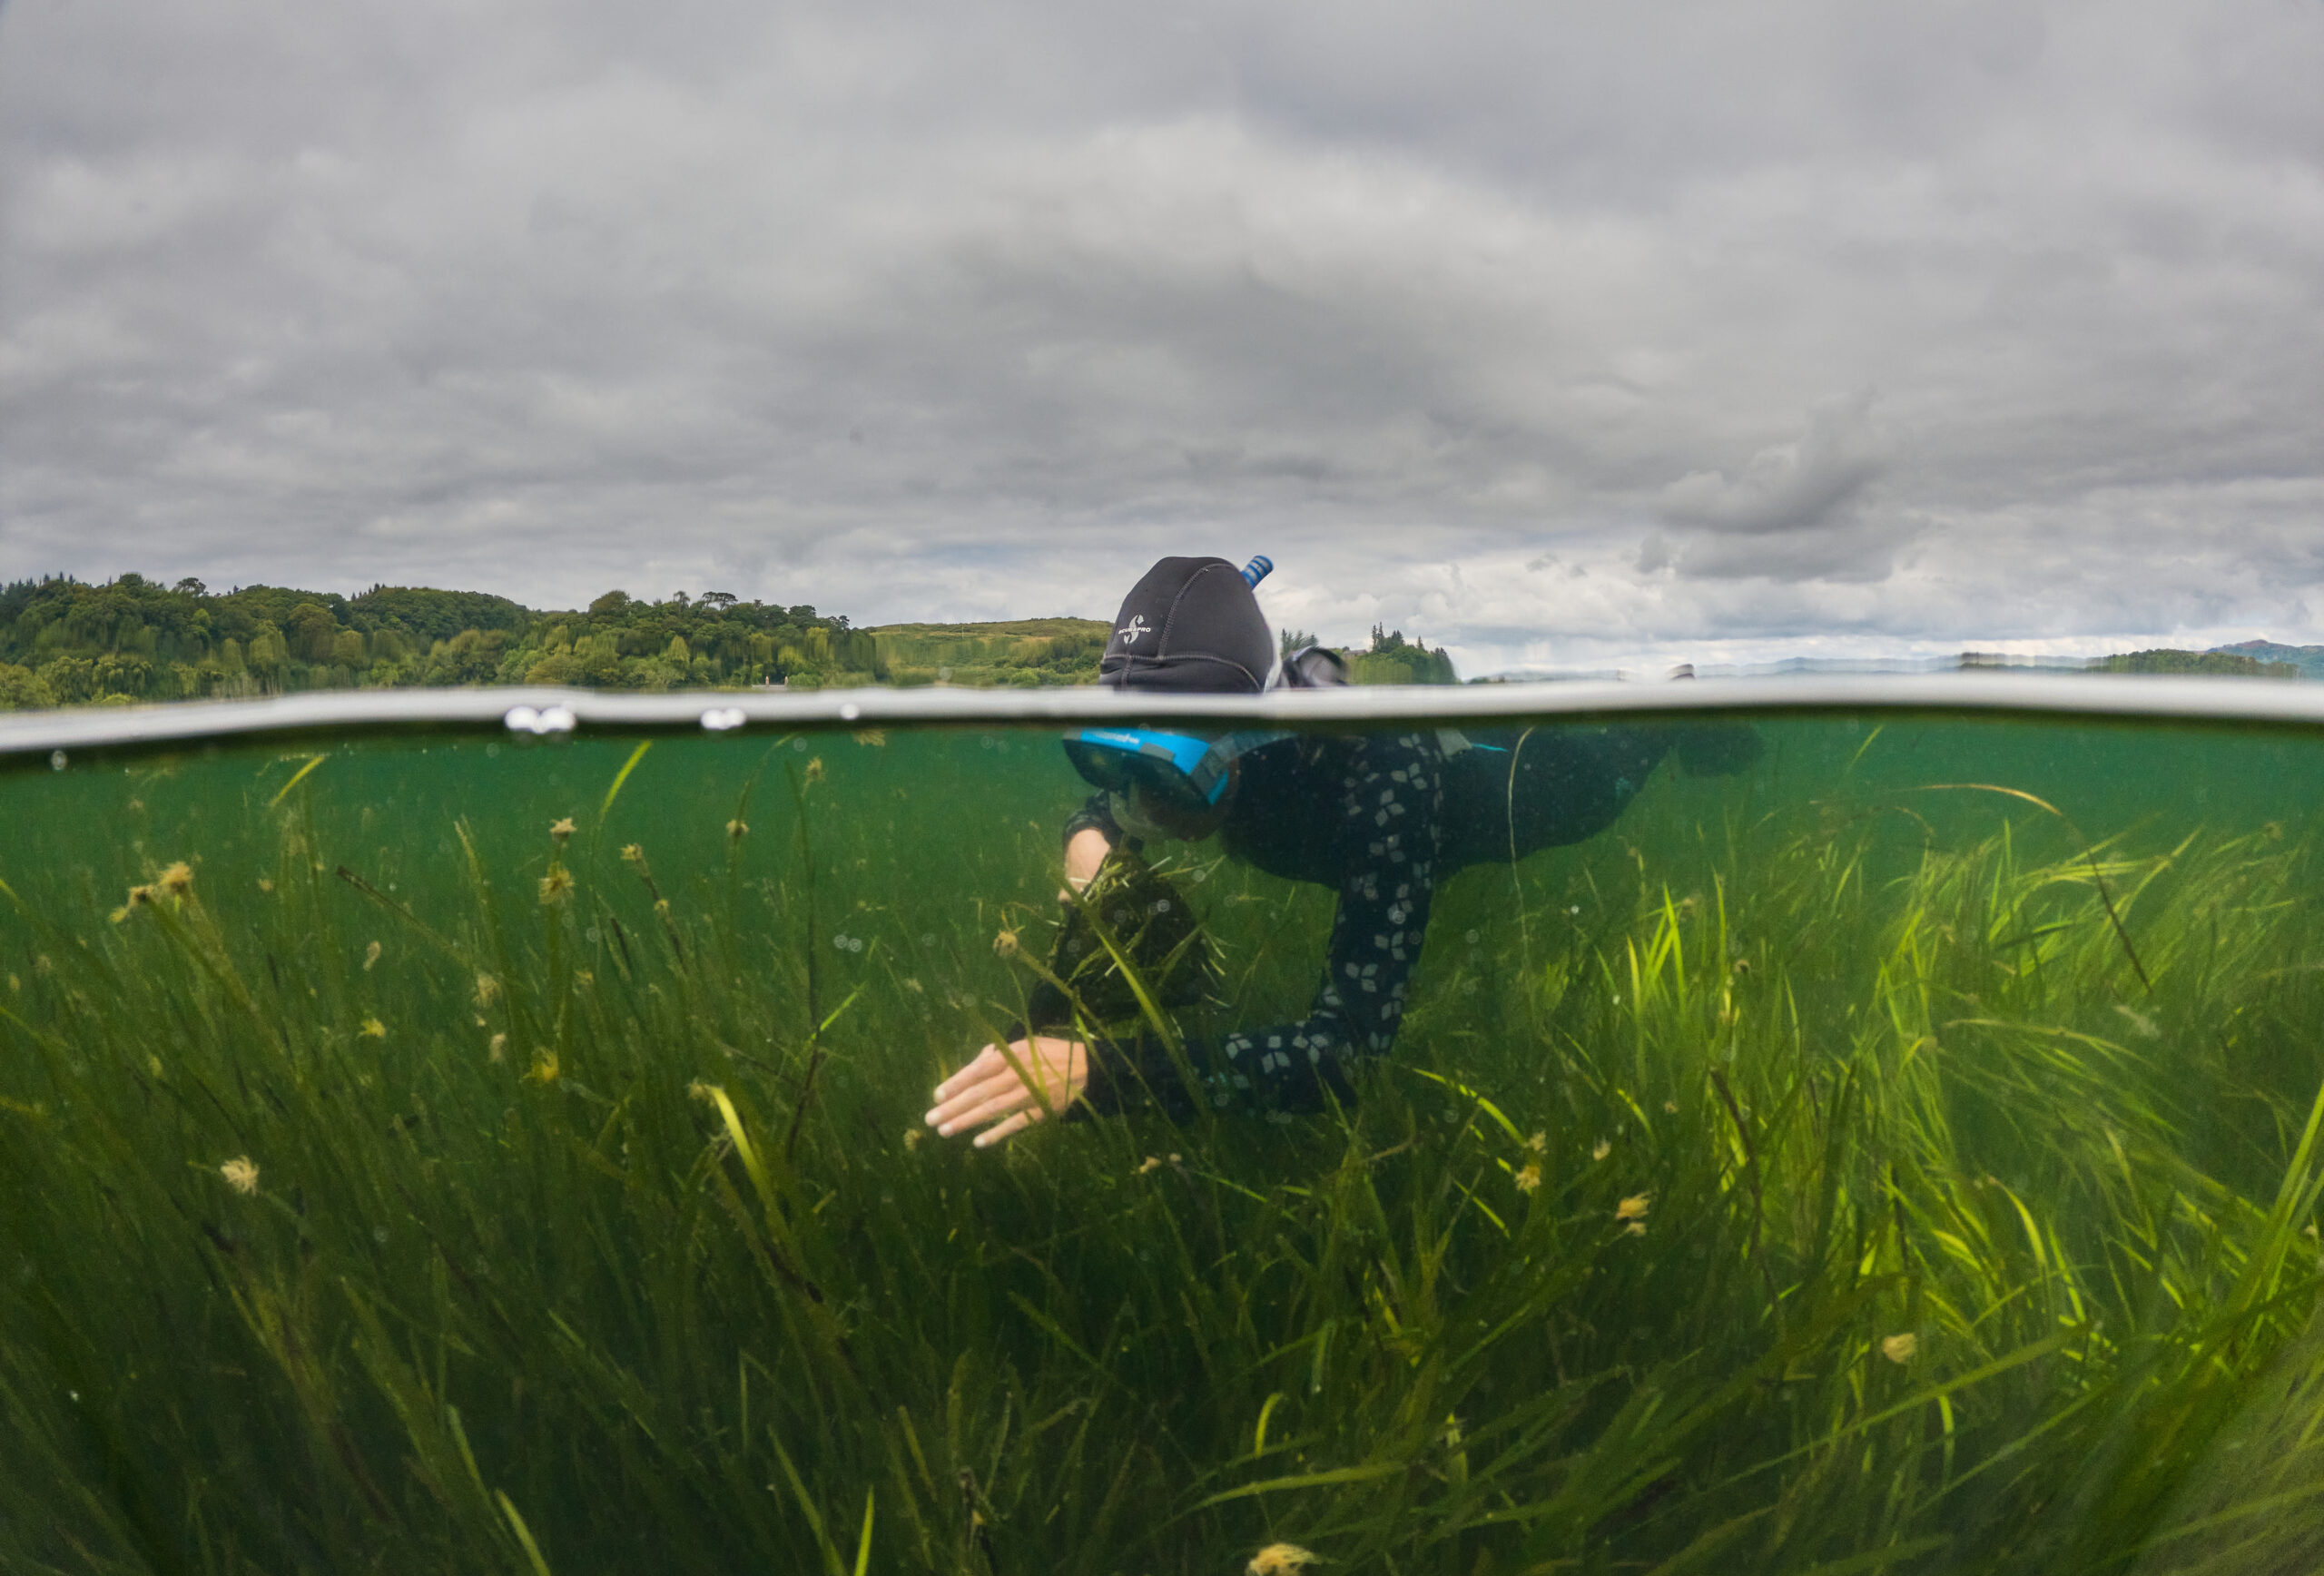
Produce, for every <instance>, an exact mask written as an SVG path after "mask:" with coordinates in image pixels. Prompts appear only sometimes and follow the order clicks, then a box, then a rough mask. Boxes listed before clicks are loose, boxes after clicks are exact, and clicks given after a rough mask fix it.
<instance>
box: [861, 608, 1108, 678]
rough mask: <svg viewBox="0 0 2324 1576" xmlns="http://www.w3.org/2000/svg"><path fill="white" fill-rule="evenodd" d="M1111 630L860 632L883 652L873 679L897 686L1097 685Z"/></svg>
mask: <svg viewBox="0 0 2324 1576" xmlns="http://www.w3.org/2000/svg"><path fill="white" fill-rule="evenodd" d="M1110 629H1111V626H1110V625H1107V624H1104V623H1102V622H1100V621H1098V620H1097V619H1094V618H1019V619H1016V620H1013V621H1010V622H1008V623H1000V624H881V625H874V626H872V628H870V629H865V630H861V631H858V633H859V634H862V635H869V636H871V638H872V642H873V644H874V645H875V647H876V648H877V657H876V659H875V662H874V664H873V668H872V673H873V676H874V677H876V678H877V679H878V680H879V681H880V682H881V684H891V685H930V684H954V685H1016V686H1019V687H1024V688H1033V687H1038V686H1039V685H1069V684H1095V683H1097V682H1098V658H1099V657H1101V656H1103V655H1105V652H1106V637H1107V635H1108V633H1110Z"/></svg>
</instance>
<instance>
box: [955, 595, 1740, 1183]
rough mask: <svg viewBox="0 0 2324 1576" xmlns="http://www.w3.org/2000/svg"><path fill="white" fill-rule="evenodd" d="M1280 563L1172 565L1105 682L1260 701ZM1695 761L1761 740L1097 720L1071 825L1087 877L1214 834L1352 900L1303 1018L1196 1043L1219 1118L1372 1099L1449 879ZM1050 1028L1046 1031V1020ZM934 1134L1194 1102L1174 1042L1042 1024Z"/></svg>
mask: <svg viewBox="0 0 2324 1576" xmlns="http://www.w3.org/2000/svg"><path fill="white" fill-rule="evenodd" d="M1266 567H1272V566H1265V561H1264V560H1255V561H1254V564H1253V566H1252V569H1251V570H1249V571H1238V570H1237V569H1236V567H1235V566H1233V565H1232V564H1230V563H1228V562H1227V561H1226V559H1224V558H1165V559H1163V560H1162V561H1161V562H1160V563H1158V564H1157V565H1155V566H1154V567H1153V568H1151V569H1149V570H1147V573H1146V576H1145V577H1144V578H1143V579H1141V580H1139V581H1138V583H1137V586H1136V587H1135V588H1134V589H1133V590H1132V591H1131V592H1130V594H1129V596H1128V599H1127V600H1126V601H1124V602H1123V604H1122V607H1121V612H1120V614H1119V615H1118V616H1117V617H1116V618H1115V620H1114V626H1115V627H1114V634H1113V636H1112V638H1111V639H1110V640H1109V641H1108V644H1107V647H1106V653H1105V656H1104V658H1103V660H1102V662H1101V664H1100V666H1099V669H1098V683H1099V684H1101V685H1108V686H1109V687H1113V688H1118V689H1125V690H1134V691H1138V692H1141V693H1160V694H1187V693H1198V694H1259V693H1261V692H1262V691H1263V690H1265V688H1266V687H1267V682H1268V675H1269V673H1270V671H1271V670H1273V669H1275V665H1276V664H1275V642H1274V640H1273V638H1272V636H1271V635H1270V632H1269V630H1268V627H1267V621H1266V619H1265V616H1264V615H1262V614H1261V612H1260V611H1259V606H1258V600H1257V598H1256V596H1253V594H1252V586H1254V585H1255V584H1256V580H1257V578H1258V577H1259V576H1260V575H1262V574H1264V573H1265V568H1266ZM1334 660H1335V659H1331V658H1329V656H1328V654H1323V653H1313V652H1311V653H1301V654H1295V655H1294V656H1293V657H1292V658H1290V659H1288V660H1287V661H1286V662H1285V680H1286V681H1287V682H1289V683H1292V684H1295V685H1312V684H1315V683H1318V682H1326V683H1327V682H1334V680H1335V675H1333V674H1332V673H1331V672H1330V665H1331V664H1332V662H1333V661H1334ZM1674 748H1675V749H1676V750H1677V751H1678V753H1679V756H1680V759H1681V763H1682V764H1684V765H1685V766H1686V767H1687V769H1688V770H1689V772H1690V773H1730V772H1736V771H1739V770H1741V769H1742V768H1743V767H1744V766H1746V765H1748V763H1750V762H1751V761H1752V760H1754V759H1756V758H1757V757H1758V753H1759V746H1758V739H1757V738H1756V736H1755V735H1753V734H1751V733H1750V732H1749V730H1748V729H1746V728H1738V727H1697V728H1684V729H1682V728H1671V727H1628V728H1623V727H1560V728H1556V729H1540V730H1535V729H1527V730H1523V731H1517V730H1510V731H1507V732H1505V733H1504V732H1495V733H1472V734H1468V735H1467V736H1465V737H1464V736H1463V735H1462V734H1443V733H1438V732H1434V731H1430V730H1424V729H1412V730H1411V731H1406V732H1376V733H1363V734H1342V735H1331V734H1290V733H1279V732H1260V733H1242V734H1225V735H1223V736H1218V737H1209V736H1202V735H1196V734H1179V733H1171V732H1166V731H1162V730H1157V729H1150V728H1115V727H1085V728H1078V729H1075V730H1073V731H1072V732H1071V733H1070V734H1068V735H1067V739H1066V754H1067V755H1068V758H1069V759H1070V760H1071V761H1072V763H1073V764H1074V766H1075V768H1076V769H1077V770H1078V772H1079V773H1081V775H1082V776H1083V777H1084V778H1085V779H1086V780H1087V781H1088V782H1089V783H1090V784H1091V785H1092V786H1093V787H1095V788H1096V789H1097V790H1098V792H1097V793H1095V794H1094V795H1092V796H1091V798H1090V799H1089V800H1088V803H1085V804H1084V805H1083V806H1082V808H1081V809H1080V810H1079V811H1078V812H1077V813H1075V814H1074V815H1073V816H1072V817H1071V818H1070V819H1069V820H1068V822H1067V823H1066V827H1065V870H1066V879H1067V882H1068V885H1070V886H1071V887H1073V888H1075V889H1077V890H1078V889H1079V888H1081V887H1083V886H1085V885H1086V884H1087V883H1088V882H1089V881H1090V880H1091V879H1092V878H1093V877H1095V876H1096V875H1097V874H1098V870H1099V867H1100V866H1101V865H1102V864H1103V863H1104V862H1105V861H1106V858H1107V856H1108V854H1109V853H1111V852H1114V851H1115V850H1116V849H1120V848H1126V849H1128V850H1130V851H1133V852H1135V851H1136V850H1137V849H1138V848H1139V847H1140V845H1141V844H1143V843H1144V842H1149V841H1157V840H1162V839H1179V840H1184V841H1187V842H1198V841H1200V840H1202V839H1204V838H1206V837H1209V836H1211V835H1213V834H1216V836H1217V837H1218V838H1219V839H1220V842H1222V844H1223V845H1224V847H1225V850H1226V853H1227V854H1228V855H1229V856H1230V857H1232V858H1235V859H1237V860H1240V861H1243V862H1246V863H1249V864H1252V865H1256V867H1258V868H1259V869H1260V870H1262V871H1265V872H1267V873H1268V874H1270V875H1275V876H1280V877H1282V878H1284V879H1285V880H1287V881H1299V882H1317V883H1319V884H1322V885H1324V886H1329V887H1333V888H1334V889H1336V890H1337V891H1338V893H1339V909H1338V912H1337V914H1336V915H1335V916H1334V921H1333V924H1332V934H1331V941H1330V944H1329V946H1328V948H1327V950H1326V952H1325V962H1324V977H1323V980H1322V982H1321V983H1320V984H1319V985H1318V986H1317V988H1316V991H1315V998H1314V1000H1312V1002H1311V1003H1310V1004H1309V1008H1308V1012H1307V1016H1306V1017H1305V1018H1303V1019H1298V1020H1296V1021H1295V1022H1290V1023H1281V1024H1275V1025H1272V1026H1270V1027H1268V1028H1265V1029H1255V1030H1240V1031H1236V1032H1234V1033H1229V1034H1226V1035H1223V1036H1220V1037H1219V1038H1217V1039H1216V1040H1211V1041H1205V1040H1201V1039H1189V1040H1187V1042H1186V1044H1185V1047H1184V1050H1185V1055H1186V1058H1187V1062H1188V1063H1189V1064H1190V1066H1191V1068H1192V1069H1193V1071H1194V1072H1195V1074H1196V1079H1197V1080H1198V1083H1199V1086H1200V1088H1201V1091H1202V1098H1206V1099H1207V1100H1208V1101H1209V1103H1210V1104H1211V1105H1212V1106H1213V1107H1215V1108H1218V1109H1222V1110H1225V1109H1229V1108H1242V1109H1246V1110H1253V1111H1258V1112H1263V1113H1265V1114H1268V1115H1271V1116H1281V1115H1285V1114H1288V1113H1292V1112H1299V1111H1313V1110H1317V1109H1320V1108H1323V1106H1324V1103H1325V1099H1326V1096H1327V1094H1328V1096H1329V1097H1331V1098H1337V1099H1339V1100H1343V1101H1346V1100H1351V1099H1353V1098H1354V1089H1353V1087H1352V1085H1351V1083H1350V1079H1349V1075H1350V1073H1351V1072H1352V1071H1353V1069H1354V1065H1355V1063H1356V1062H1357V1061H1358V1059H1362V1058H1365V1057H1374V1056H1379V1055H1381V1054H1383V1053H1384V1052H1385V1051H1387V1050H1388V1049H1389V1048H1390V1047H1391V1046H1393V1044H1394V1043H1395V1039H1396V1031H1397V1029H1398V1028H1399V1026H1400V1025H1401V1024H1402V1022H1403V1012H1404V998H1405V993H1406V989H1407V986H1408V984H1409V981H1410V979H1411V975H1412V970H1413V965H1414V964H1415V963H1416V962H1417V961H1418V960H1419V959H1420V951H1421V943H1422V940H1423V936H1424V935H1425V933H1426V931H1427V928H1428V911H1429V903H1430V900H1431V898H1432V896H1433V893H1434V891H1435V889H1436V886H1437V883H1438V882H1442V881H1443V879H1444V878H1445V877H1446V876H1448V875H1450V874H1452V872H1454V871H1457V870H1460V869H1462V868H1464V867H1466V866H1468V865H1472V864H1480V863H1485V862H1509V861H1510V860H1512V858H1515V859H1522V858H1523V857H1524V856H1525V855H1527V854H1529V853H1532V852H1536V851H1537V850H1540V849H1543V848H1549V847H1552V846H1556V845H1559V844H1563V843H1571V842H1581V841H1582V840H1584V839H1586V838H1589V837H1590V836H1593V835H1595V834H1596V833H1597V832H1600V831H1603V830H1604V829H1605V828H1606V827H1608V826H1610V825H1611V824H1612V823H1613V822H1614V821H1615V819H1616V818H1617V817H1619V816H1620V814H1621V813H1622V809H1623V807H1624V806H1625V805H1626V804H1627V803H1629V801H1630V798H1631V796H1632V795H1633V794H1635V793H1636V792H1637V791H1638V789H1639V788H1640V786H1642V785H1643V784H1644V783H1645V782H1646V779H1647V776H1648V774H1649V773H1651V772H1652V771H1653V770H1654V768H1655V766H1656V764H1657V763H1659V761H1660V760H1661V759H1662V757H1663V756H1664V755H1665V754H1669V753H1670V752H1671V751H1672V750H1673V749H1674ZM1037 1028H1038V1026H1037ZM935 1098H936V1104H935V1107H934V1108H933V1109H931V1110H930V1111H929V1113H928V1116H927V1120H928V1123H929V1125H930V1126H931V1127H933V1128H936V1129H937V1131H938V1132H939V1133H940V1134H941V1135H943V1136H945V1137H948V1138H949V1137H951V1136H952V1135H954V1134H957V1133H961V1132H965V1131H968V1130H970V1129H973V1128H983V1129H984V1130H983V1131H982V1132H981V1133H980V1134H979V1135H978V1137H977V1139H976V1142H977V1143H978V1145H980V1146H984V1145H989V1144H992V1143H995V1142H998V1141H1000V1140H1001V1139H1004V1138H1009V1137H1010V1136H1012V1135H1014V1134H1015V1133H1017V1132H1019V1131H1020V1130H1022V1129H1023V1128H1026V1127H1027V1126H1029V1124H1031V1123H1033V1122H1037V1121H1039V1120H1041V1119H1042V1118H1045V1117H1048V1116H1050V1115H1053V1114H1063V1113H1067V1112H1068V1111H1072V1110H1076V1109H1079V1110H1086V1111H1088V1112H1091V1113H1096V1114H1108V1113H1111V1112H1115V1111H1119V1110H1125V1109H1129V1108H1135V1107H1137V1106H1141V1105H1147V1104H1154V1105H1158V1106H1159V1107H1161V1108H1163V1109H1165V1110H1167V1111H1168V1112H1170V1114H1172V1115H1173V1116H1176V1117H1184V1116H1186V1115H1187V1114H1189V1111H1190V1097H1189V1091H1188V1090H1187V1086H1186V1084H1185V1082H1184V1081H1183V1080H1182V1079H1181V1078H1180V1076H1179V1074H1178V1072H1177V1069H1176V1067H1175V1065H1174V1064H1173V1062H1172V1060H1171V1059H1170V1058H1169V1056H1168V1054H1167V1051H1166V1049H1165V1048H1163V1047H1161V1046H1159V1045H1158V1044H1155V1043H1153V1042H1152V1038H1151V1037H1150V1036H1140V1037H1138V1038H1137V1039H1136V1040H1135V1041H1133V1042H1131V1043H1127V1044H1125V1043H1120V1042H1108V1041H1106V1040H1102V1039H1100V1040H1096V1041H1085V1040H1082V1039H1068V1038H1064V1037H1061V1036H1055V1035H1047V1034H1041V1033H1039V1032H1037V1031H1033V1032H1028V1034H1027V1036H1026V1038H1024V1039H1018V1040H1016V1041H1014V1042H1013V1043H1012V1044H1011V1045H1010V1046H1009V1048H1008V1049H1007V1050H1005V1051H1004V1050H1003V1049H1001V1048H1000V1047H998V1046H990V1045H988V1046H986V1047H985V1048H984V1049H982V1050H981V1051H980V1052H979V1053H978V1055H977V1056H976V1057H975V1058H974V1059H972V1060H970V1063H969V1064H968V1065H967V1066H966V1067H964V1068H962V1069H960V1071H959V1072H956V1073H954V1074H953V1075H952V1076H951V1077H950V1078H948V1079H945V1080H944V1082H943V1083H941V1084H940V1085H939V1086H938V1087H937V1089H936V1097H935Z"/></svg>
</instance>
